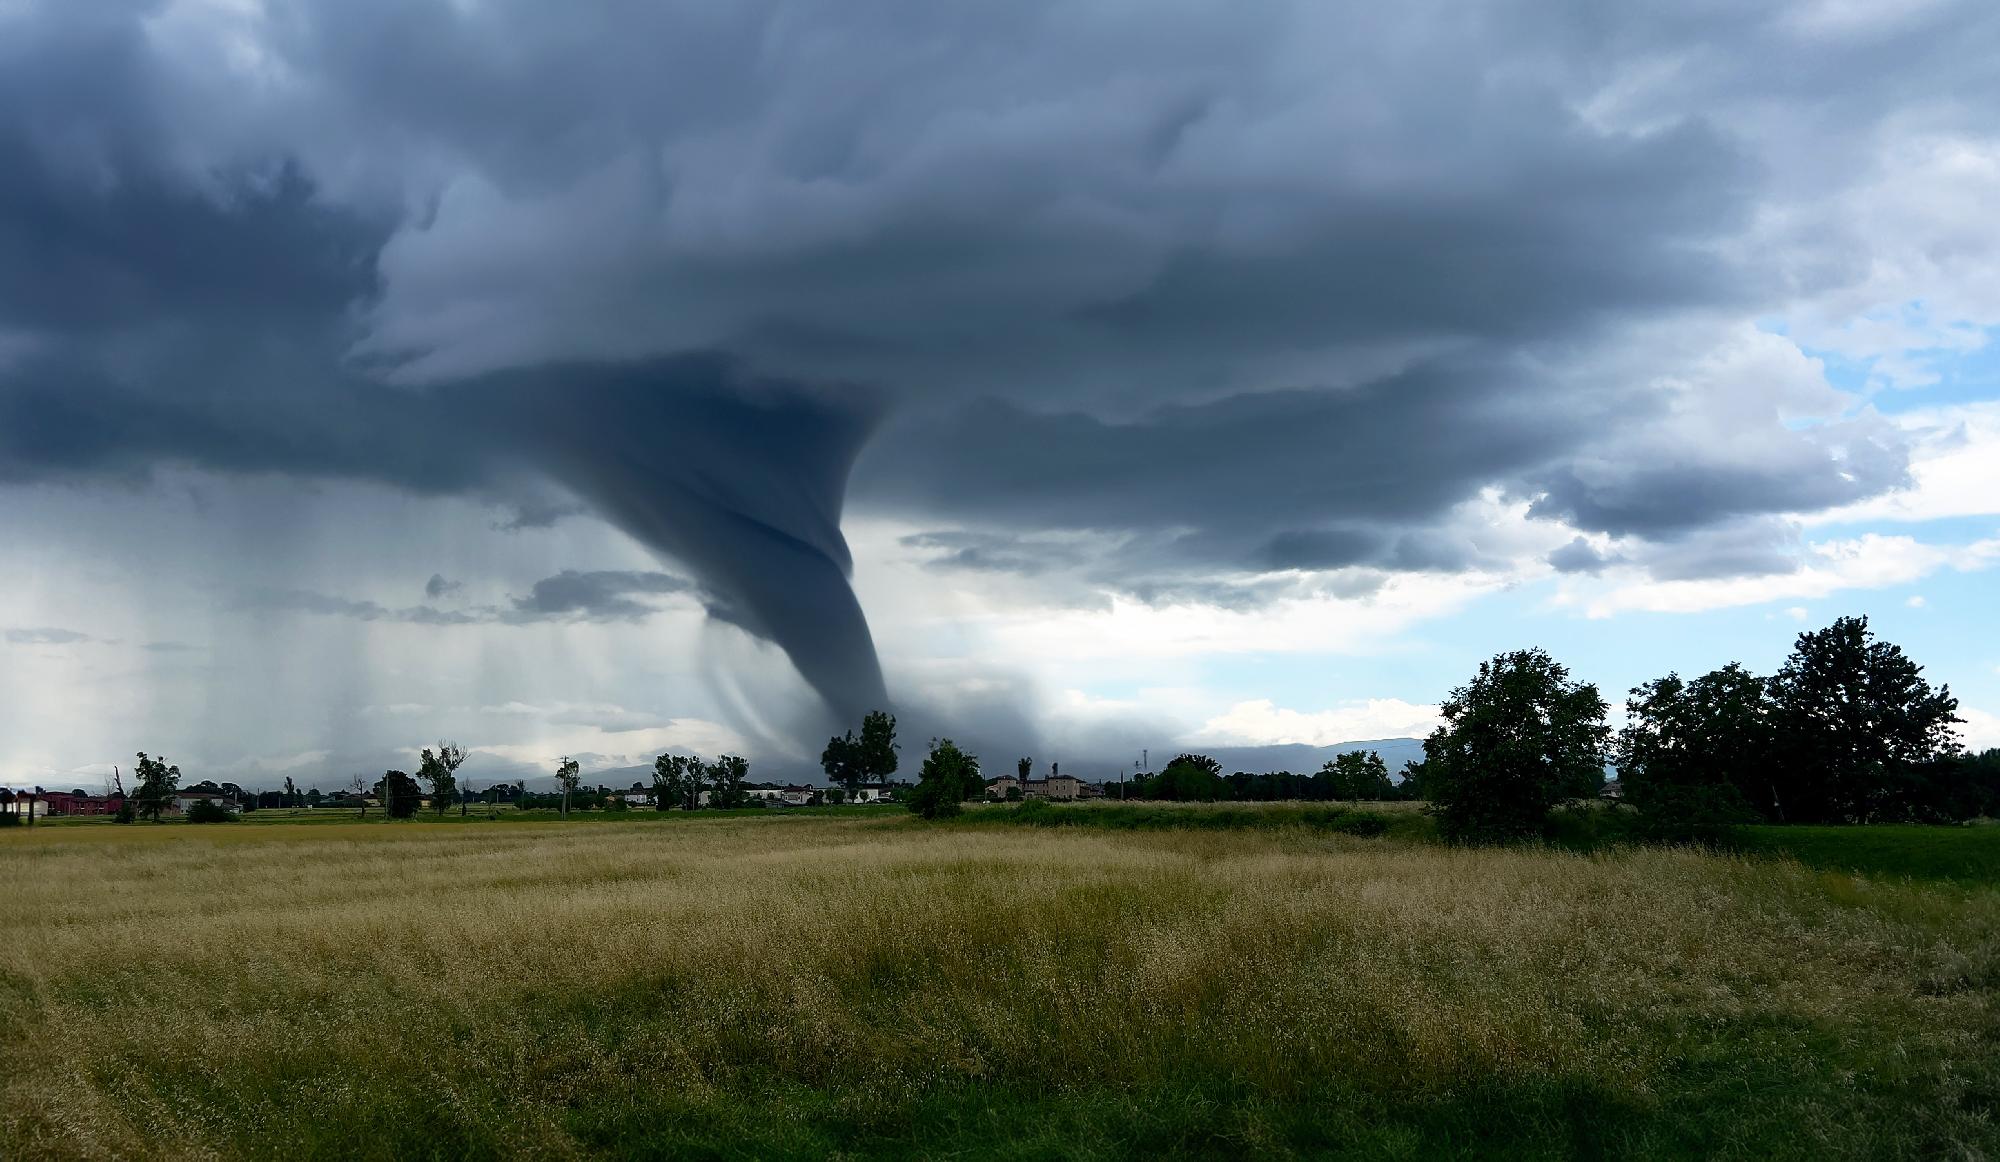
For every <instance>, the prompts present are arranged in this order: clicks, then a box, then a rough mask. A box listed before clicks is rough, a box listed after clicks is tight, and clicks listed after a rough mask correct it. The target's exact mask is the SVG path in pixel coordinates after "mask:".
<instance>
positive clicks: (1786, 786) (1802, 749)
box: [1771, 617, 1961, 823]
mask: <svg viewBox="0 0 2000 1162" xmlns="http://www.w3.org/2000/svg"><path fill="white" fill-rule="evenodd" d="M1923 672H1924V671H1923V667H1922V666H1919V665H1917V664H1916V663H1915V662H1913V661H1911V660H1910V659H1909V658H1908V657H1907V656H1905V655H1904V653H1903V651H1902V649H1901V648H1900V647H1898V646H1895V645H1892V644H1890V643H1889V642H1885V641H1877V640H1876V639H1875V635H1874V633H1873V632H1872V631H1871V630H1870V629H1869V628H1868V619H1867V618H1865V617H1843V618H1840V619H1839V620H1837V621H1835V622H1834V623H1833V624H1832V625H1830V626H1828V627H1826V628H1825V629H1822V630H1817V631H1815V632H1812V633H1802V634H1800V635H1799V638H1798V642H1797V644H1795V645H1794V646H1793V647H1792V654H1791V656H1790V657H1789V658H1787V659H1785V664H1784V666H1783V668H1781V669H1780V670H1779V671H1778V673H1777V675H1776V676H1775V677H1773V678H1772V679H1771V700H1772V702H1773V703H1774V704H1775V708H1776V717H1777V722H1778V735H1779V754H1778V760H1777V778H1776V779H1775V780H1774V782H1775V784H1776V791H1775V801H1774V803H1773V805H1772V809H1773V812H1774V813H1775V814H1776V815H1777V816H1778V817H1779V818H1782V819H1786V820H1790V821H1793V822H1857V823H1858V822H1865V821H1867V820H1871V819H1880V818H1885V817H1892V816H1897V815H1901V814H1905V813H1907V811H1906V804H1907V803H1908V801H1909V799H1910V797H1911V794H1912V788H1913V786H1914V785H1915V784H1917V783H1918V782H1919V781H1920V780H1921V779H1922V777H1923V774H1924V771H1925V769H1926V768H1927V767H1928V766H1929V765H1930V764H1932V763H1933V762H1935V761H1936V760H1938V759H1939V758H1941V757H1947V756H1950V755H1954V754H1956V753H1957V752H1958V749H1959V743H1958V738H1957V735H1956V733H1955V731H1954V729H1953V728H1954V727H1955V726H1956V725H1957V724H1958V723H1959V722H1960V721H1961V720H1960V719H1959V717H1958V699H1956V698H1954V697H1952V695H1951V688H1950V687H1948V686H1941V687H1938V688H1936V689H1932V688H1931V685H1930V683H1928V682H1926V681H1924V678H1923Z"/></svg>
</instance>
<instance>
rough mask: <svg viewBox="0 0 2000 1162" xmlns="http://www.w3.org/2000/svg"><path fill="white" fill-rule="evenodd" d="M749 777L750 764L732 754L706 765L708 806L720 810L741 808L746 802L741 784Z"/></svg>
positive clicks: (746, 795) (745, 795)
mask: <svg viewBox="0 0 2000 1162" xmlns="http://www.w3.org/2000/svg"><path fill="white" fill-rule="evenodd" d="M749 777H750V763H749V761H748V760H747V759H743V758H740V757H738V756H736V755H733V754H726V755H723V756H722V757H721V758H718V759H716V760H715V761H714V762H712V763H709V764H708V805H709V806H711V807H715V808H718V809H722V810H728V809H731V808H735V807H741V806H743V804H744V803H745V801H747V800H748V798H749V796H748V794H747V793H746V792H745V791H744V790H743V784H744V782H745V781H747V780H748V779H749Z"/></svg>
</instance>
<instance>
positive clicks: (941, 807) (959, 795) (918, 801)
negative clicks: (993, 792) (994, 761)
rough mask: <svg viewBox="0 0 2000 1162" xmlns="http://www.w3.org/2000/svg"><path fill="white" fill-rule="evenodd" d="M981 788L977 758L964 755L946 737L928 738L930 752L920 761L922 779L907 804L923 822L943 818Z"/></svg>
mask: <svg viewBox="0 0 2000 1162" xmlns="http://www.w3.org/2000/svg"><path fill="white" fill-rule="evenodd" d="M985 789H986V781H985V780H984V779H982V778H980V777H979V758H978V756H976V755H969V754H966V753H965V752H964V751H962V750H960V749H958V744H957V743H954V742H953V741H951V740H950V739H948V738H938V739H932V740H931V753H930V754H929V755H928V756H926V757H925V759H924V766H923V771H922V777H921V778H920V779H919V781H918V782H917V787H916V789H915V790H914V791H911V792H910V797H909V800H908V804H909V808H910V810H911V811H913V812H915V813H916V814H917V815H920V816H922V817H923V818H925V819H944V818H948V817H950V816H953V815H956V814H958V813H959V811H960V810H961V809H962V808H961V807H960V804H962V803H963V802H964V801H965V800H966V799H969V798H971V797H972V796H974V795H978V794H980V793H982V792H983V791H984V790H985Z"/></svg>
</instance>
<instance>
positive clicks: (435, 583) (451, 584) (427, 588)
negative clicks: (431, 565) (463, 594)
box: [424, 573, 465, 601]
mask: <svg viewBox="0 0 2000 1162" xmlns="http://www.w3.org/2000/svg"><path fill="white" fill-rule="evenodd" d="M464 588H465V582H463V581H447V580H445V576H444V574H442V573H432V574H431V579H430V580H428V581H426V582H424V596H425V597H428V598H430V599H431V600H432V601H436V600H437V599H438V598H440V597H443V596H445V595H446V594H448V593H457V592H459V591H460V590H462V589H464Z"/></svg>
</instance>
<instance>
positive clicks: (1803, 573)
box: [1557, 533, 2000, 618]
mask: <svg viewBox="0 0 2000 1162" xmlns="http://www.w3.org/2000/svg"><path fill="white" fill-rule="evenodd" d="M1996 562H2000V538H1990V539H1987V540H1983V541H1975V542H1973V543H1971V544H1966V545H1933V544H1926V543H1924V542H1922V541H1918V540H1916V539H1915V538H1913V537H1902V536H1882V535H1879V534H1876V533H1868V534H1866V535H1864V536H1860V537H1856V538H1853V539H1850V540H1835V541H1819V542H1814V543H1812V544H1808V545H1807V546H1806V555H1805V559H1804V561H1803V562H1802V563H1801V565H1800V567H1799V568H1798V569H1797V570H1796V571H1794V572H1791V573H1776V574H1768V575H1765V576H1756V577H1722V578H1707V579H1701V580H1689V581H1651V580H1634V581H1629V582H1624V583H1614V584H1613V587H1612V588H1611V589H1610V590H1609V591H1608V592H1599V593H1595V594H1590V595H1587V596H1586V595H1583V589H1582V587H1581V586H1576V585H1572V586H1571V587H1569V588H1567V589H1566V590H1565V591H1564V592H1563V593H1562V594H1560V595H1559V596H1558V598H1557V603H1558V604H1578V603H1582V604H1584V606H1585V609H1586V612H1587V613H1588V615H1589V616H1591V617H1593V618H1601V617H1610V616H1612V615H1613V614H1617V613H1622V612H1625V611H1627V610H1643V611H1647V612H1654V613H1700V612H1703V611H1706V610H1710V609H1725V608H1729V607H1731V606H1742V605H1758V604H1762V603H1763V602H1766V601H1780V600H1783V599H1785V598H1787V597H1791V598H1799V597H1806V598H1816V597H1825V596H1827V595H1829V594H1832V593H1838V592H1840V591H1842V590H1846V589H1882V588H1886V587H1889V586H1892V585H1907V584H1909V583H1910V582H1912V581H1918V580H1921V579H1922V578H1924V577H1928V576H1930V575H1931V574H1933V573H1936V572H1938V571H1940V570H1942V569H1956V570H1958V571H1960V572H1974V571H1977V570H1981V569H1986V568H1990V567H1992V566H1993V565H1994V564H1995V563H1996Z"/></svg>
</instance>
